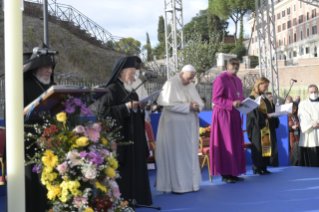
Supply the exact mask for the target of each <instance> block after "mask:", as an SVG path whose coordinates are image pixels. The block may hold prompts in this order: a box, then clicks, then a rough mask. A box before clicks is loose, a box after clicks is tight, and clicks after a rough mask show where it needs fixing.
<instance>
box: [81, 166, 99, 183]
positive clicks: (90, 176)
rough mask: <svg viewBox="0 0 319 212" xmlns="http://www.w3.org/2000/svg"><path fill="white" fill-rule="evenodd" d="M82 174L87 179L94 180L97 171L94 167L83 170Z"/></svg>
mask: <svg viewBox="0 0 319 212" xmlns="http://www.w3.org/2000/svg"><path fill="white" fill-rule="evenodd" d="M82 174H83V176H84V177H85V178H87V179H89V180H93V179H95V178H96V174H97V171H96V169H94V168H92V167H87V168H84V169H82Z"/></svg>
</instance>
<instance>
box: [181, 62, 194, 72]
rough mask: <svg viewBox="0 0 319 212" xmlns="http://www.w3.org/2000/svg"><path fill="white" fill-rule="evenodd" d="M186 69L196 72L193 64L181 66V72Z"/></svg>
mask: <svg viewBox="0 0 319 212" xmlns="http://www.w3.org/2000/svg"><path fill="white" fill-rule="evenodd" d="M186 71H191V72H196V70H195V68H194V66H192V65H190V64H188V65H186V66H184V67H183V68H182V72H186Z"/></svg>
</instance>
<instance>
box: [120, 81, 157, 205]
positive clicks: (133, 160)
mask: <svg viewBox="0 0 319 212" xmlns="http://www.w3.org/2000/svg"><path fill="white" fill-rule="evenodd" d="M149 78H150V77H149V76H148V77H147V78H146V79H145V80H143V82H142V83H141V84H140V85H139V86H137V87H136V88H135V89H133V90H132V91H131V92H130V93H128V94H127V95H126V96H125V97H124V99H123V100H122V103H126V100H127V99H128V98H129V97H130V96H131V95H132V94H133V93H135V91H136V90H137V89H138V88H139V87H141V86H142V85H143V84H144V83H145V82H146V81H147V80H149ZM130 102H131V107H133V99H132V98H130ZM133 113H134V111H133V108H132V109H131V114H130V115H131V123H130V124H131V129H130V134H131V138H132V142H133V146H132V167H131V168H132V169H131V170H132V171H131V173H132V187H131V192H132V201H131V204H132V206H133V210H134V211H135V208H136V206H137V207H144V208H153V209H157V210H161V207H153V206H147V205H139V204H138V203H137V201H136V199H135V157H134V156H135V150H134V116H133Z"/></svg>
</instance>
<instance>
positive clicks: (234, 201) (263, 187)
mask: <svg viewBox="0 0 319 212" xmlns="http://www.w3.org/2000/svg"><path fill="white" fill-rule="evenodd" d="M269 170H270V171H271V172H272V174H270V175H263V176H257V175H253V174H252V171H251V166H247V174H246V175H243V177H244V178H245V181H243V182H237V183H235V184H226V183H224V182H221V178H220V176H214V177H213V182H212V183H211V182H210V181H209V178H208V173H207V168H205V169H204V170H203V173H202V177H203V183H202V184H201V188H200V190H199V191H197V192H192V193H187V194H182V195H176V194H171V193H166V194H164V193H163V192H159V191H156V188H154V187H153V184H154V180H155V176H156V171H150V181H151V185H152V194H153V202H154V206H161V207H162V210H161V211H181V212H182V211H186V212H190V211H192V212H204V211H205V212H207V211H214V212H228V211H229V212H285V211H289V212H314V211H317V212H319V168H308V167H293V166H292V167H277V168H269ZM4 211H5V197H4V196H0V212H4ZM156 211H157V210H154V209H146V208H138V209H137V212H156Z"/></svg>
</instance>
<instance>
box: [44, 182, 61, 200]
mask: <svg viewBox="0 0 319 212" xmlns="http://www.w3.org/2000/svg"><path fill="white" fill-rule="evenodd" d="M47 188H48V190H49V192H48V194H47V197H48V199H49V200H55V197H56V196H61V191H62V188H61V187H59V186H57V187H56V186H52V185H51V186H49V187H48V186H47Z"/></svg>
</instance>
